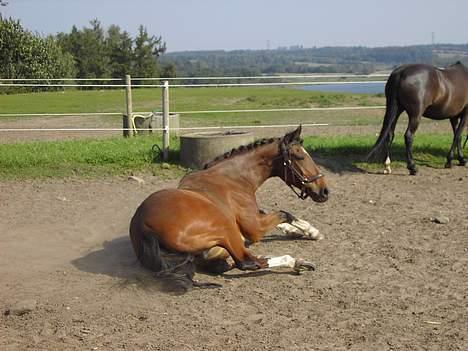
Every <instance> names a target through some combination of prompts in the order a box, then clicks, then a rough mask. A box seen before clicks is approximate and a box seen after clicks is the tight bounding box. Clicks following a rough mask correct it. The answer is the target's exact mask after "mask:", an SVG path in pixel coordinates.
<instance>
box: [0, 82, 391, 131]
mask: <svg viewBox="0 0 468 351" xmlns="http://www.w3.org/2000/svg"><path fill="white" fill-rule="evenodd" d="M132 95H133V110H134V111H135V112H143V111H154V110H156V111H160V110H161V95H162V92H161V89H160V88H154V89H147V88H145V89H143V88H141V89H137V88H135V89H133V91H132ZM383 104H384V99H383V98H382V97H378V96H376V95H366V94H337V93H329V92H316V91H304V90H300V89H291V88H281V87H232V88H172V89H170V111H175V112H181V111H217V110H241V109H251V110H252V109H279V108H281V109H285V108H310V107H331V106H369V105H383ZM125 109H126V107H125V92H124V90H117V89H115V90H114V89H113V90H92V91H80V90H71V89H68V90H65V91H61V92H40V93H27V94H16V95H0V114H7V113H12V114H20V113H24V114H30V113H80V112H84V113H97V112H115V113H125ZM345 114H346V113H345ZM253 115H254V117H252V116H253ZM298 115H300V116H302V118H303V119H304V118H305V117H304V116H306V117H307V115H308V113H307V112H302V113H301V114H298V113H291V112H274V113H255V114H254V113H251V112H248V113H215V114H213V113H206V114H184V115H183V118H182V121H181V123H182V126H183V127H190V126H191V127H193V126H206V125H213V124H216V125H245V124H252V123H254V122H253V120H255V121H257V122H256V124H271V123H281V122H282V123H284V121H285V120H287V119H289V118H291V116H293V117H294V116H298ZM333 115H336V116H343V112H334V114H333ZM330 116H331V115H330V113H327V114H326V118H327V119H329V118H330ZM318 117H320V116H319V113H316V112H314V113H313V112H311V113H310V115H309V116H308V117H307V118H306V119H305V120H304V121H301V122H307V121H308V122H309V123H310V122H314V121H316V120H317V118H318ZM3 118H5V117H3ZM103 118H104V117H103ZM105 118H106V119H107V120H109V119H110V120H114V121H117V120H119V121H120V117H119V116H106V117H105ZM311 118H313V119H314V120H311ZM9 119H10V120H11V119H12V118H9ZM323 120H324V118H321V119H320V120H317V122H323ZM366 120H367V121H369V122H372V121H373V120H375V118H366Z"/></svg>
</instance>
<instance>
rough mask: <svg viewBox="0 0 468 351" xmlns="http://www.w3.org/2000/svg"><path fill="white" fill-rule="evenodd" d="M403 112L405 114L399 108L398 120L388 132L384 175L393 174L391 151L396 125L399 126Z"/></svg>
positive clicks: (396, 119)
mask: <svg viewBox="0 0 468 351" xmlns="http://www.w3.org/2000/svg"><path fill="white" fill-rule="evenodd" d="M402 112H403V110H402V109H401V108H400V107H398V110H397V114H396V118H395V120H394V121H393V122H392V127H391V128H390V130H389V132H388V137H387V143H386V145H385V148H386V150H385V152H386V158H385V162H384V166H385V168H384V174H391V173H392V168H391V167H390V163H391V162H392V160H391V159H390V150H391V149H392V144H393V139H394V138H395V128H396V124H397V122H398V118H399V117H400V115H401V113H402Z"/></svg>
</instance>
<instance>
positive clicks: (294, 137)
mask: <svg viewBox="0 0 468 351" xmlns="http://www.w3.org/2000/svg"><path fill="white" fill-rule="evenodd" d="M301 132H302V125H299V127H297V128H296V130H294V131H292V132H290V133H288V134H286V135H285V136H284V137H283V141H284V143H285V144H286V145H288V144H291V143H292V142H293V141H299V140H301Z"/></svg>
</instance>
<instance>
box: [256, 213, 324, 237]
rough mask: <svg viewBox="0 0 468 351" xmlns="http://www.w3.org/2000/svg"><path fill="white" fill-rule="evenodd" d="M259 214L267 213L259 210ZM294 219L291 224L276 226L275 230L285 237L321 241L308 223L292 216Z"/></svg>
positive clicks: (318, 234)
mask: <svg viewBox="0 0 468 351" xmlns="http://www.w3.org/2000/svg"><path fill="white" fill-rule="evenodd" d="M259 212H260V214H262V215H265V214H267V212H266V211H265V210H264V209H260V210H259ZM291 216H292V215H291ZM293 217H294V219H293V220H292V221H291V223H288V222H284V223H280V224H278V225H277V226H276V228H277V229H279V230H281V231H282V232H283V233H284V234H285V235H286V236H287V237H289V238H292V239H296V238H303V237H306V238H309V239H312V240H322V239H323V235H322V234H320V232H319V230H318V229H317V228H315V227H314V226H312V224H310V223H309V222H307V221H306V220H304V219H300V218H297V217H295V216H293Z"/></svg>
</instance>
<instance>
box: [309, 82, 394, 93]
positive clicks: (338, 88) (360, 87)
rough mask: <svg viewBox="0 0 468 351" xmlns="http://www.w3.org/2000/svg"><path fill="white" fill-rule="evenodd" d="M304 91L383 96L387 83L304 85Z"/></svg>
mask: <svg viewBox="0 0 468 351" xmlns="http://www.w3.org/2000/svg"><path fill="white" fill-rule="evenodd" d="M301 89H302V90H312V91H327V92H334V93H354V94H379V93H380V94H383V93H384V89H385V83H355V84H339V83H337V84H323V85H304V86H302V87H301Z"/></svg>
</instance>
